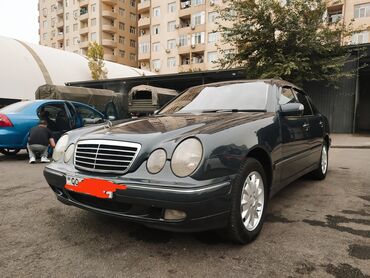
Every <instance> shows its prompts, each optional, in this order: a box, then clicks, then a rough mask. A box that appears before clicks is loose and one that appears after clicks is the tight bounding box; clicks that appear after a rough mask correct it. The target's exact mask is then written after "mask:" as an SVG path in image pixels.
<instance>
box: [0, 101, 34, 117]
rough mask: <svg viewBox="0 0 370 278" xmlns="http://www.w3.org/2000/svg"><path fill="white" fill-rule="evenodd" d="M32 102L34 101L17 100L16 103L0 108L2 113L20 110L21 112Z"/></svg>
mask: <svg viewBox="0 0 370 278" xmlns="http://www.w3.org/2000/svg"><path fill="white" fill-rule="evenodd" d="M31 104H32V102H30V101H20V102H16V103H13V104H10V105H8V106H5V107H4V108H2V109H0V113H3V114H8V113H18V112H21V111H22V110H23V109H25V108H27V107H28V106H29V105H31Z"/></svg>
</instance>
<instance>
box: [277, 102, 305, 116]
mask: <svg viewBox="0 0 370 278" xmlns="http://www.w3.org/2000/svg"><path fill="white" fill-rule="evenodd" d="M303 111H304V105H303V104H301V103H286V104H282V105H280V114H281V115H282V116H302V115H303Z"/></svg>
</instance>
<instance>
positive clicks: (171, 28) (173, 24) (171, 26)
mask: <svg viewBox="0 0 370 278" xmlns="http://www.w3.org/2000/svg"><path fill="white" fill-rule="evenodd" d="M175 30H176V21H170V22H168V23H167V32H173V31H175Z"/></svg>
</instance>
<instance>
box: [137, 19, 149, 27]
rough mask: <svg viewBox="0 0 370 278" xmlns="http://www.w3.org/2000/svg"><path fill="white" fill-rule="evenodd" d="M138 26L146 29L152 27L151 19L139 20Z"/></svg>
mask: <svg viewBox="0 0 370 278" xmlns="http://www.w3.org/2000/svg"><path fill="white" fill-rule="evenodd" d="M137 26H138V27H139V28H146V27H149V26H150V17H142V18H140V19H139V21H138V23H137Z"/></svg>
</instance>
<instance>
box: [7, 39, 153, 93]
mask: <svg viewBox="0 0 370 278" xmlns="http://www.w3.org/2000/svg"><path fill="white" fill-rule="evenodd" d="M105 67H106V68H107V70H108V74H107V78H109V79H110V78H124V77H135V76H144V75H153V73H151V72H148V71H143V70H140V69H137V68H133V67H129V66H125V65H121V64H116V63H111V62H108V61H106V62H105ZM87 80H91V75H90V70H89V67H88V61H87V59H86V58H85V57H83V56H81V55H78V54H75V53H72V52H67V51H63V50H58V49H54V48H50V47H45V46H41V45H35V44H30V43H25V42H21V41H18V40H15V39H11V38H6V37H2V36H0V99H1V98H4V99H21V100H32V99H34V98H35V91H36V90H37V88H38V87H39V86H41V85H44V84H46V83H48V84H52V85H64V84H65V83H67V82H75V81H87Z"/></svg>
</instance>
